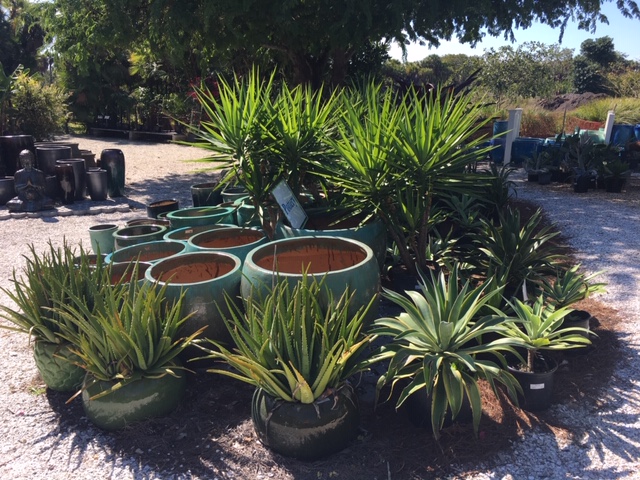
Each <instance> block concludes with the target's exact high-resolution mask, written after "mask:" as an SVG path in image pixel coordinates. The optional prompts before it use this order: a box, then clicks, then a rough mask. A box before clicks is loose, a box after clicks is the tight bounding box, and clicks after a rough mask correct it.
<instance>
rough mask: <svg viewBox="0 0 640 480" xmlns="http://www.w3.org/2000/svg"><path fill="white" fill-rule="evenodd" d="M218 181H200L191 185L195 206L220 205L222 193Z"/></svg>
mask: <svg viewBox="0 0 640 480" xmlns="http://www.w3.org/2000/svg"><path fill="white" fill-rule="evenodd" d="M217 187H218V184H217V183H199V184H197V185H192V186H191V199H192V200H193V206H194V207H206V206H215V205H219V204H220V202H222V195H221V194H220V190H219V189H218V188H217Z"/></svg>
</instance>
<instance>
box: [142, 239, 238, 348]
mask: <svg viewBox="0 0 640 480" xmlns="http://www.w3.org/2000/svg"><path fill="white" fill-rule="evenodd" d="M241 275H242V270H241V262H240V259H239V258H238V257H236V256H235V255H231V254H228V253H222V252H191V253H184V254H182V255H177V256H174V257H169V258H166V259H164V260H161V261H159V262H158V263H156V264H154V265H153V266H152V267H151V268H150V269H149V270H147V273H146V278H147V280H149V281H151V282H154V283H156V284H157V286H158V288H161V287H162V286H164V285H167V288H166V291H165V295H166V298H167V300H168V301H170V302H172V301H176V300H177V299H178V298H179V297H180V295H181V294H182V292H183V291H184V292H185V297H184V299H183V301H182V315H185V316H186V315H191V316H190V317H189V318H188V319H187V321H186V322H185V323H184V324H183V326H182V328H181V330H180V336H188V335H191V334H192V333H194V332H196V331H197V330H199V329H200V328H202V327H206V329H205V331H204V333H203V334H202V336H203V337H205V338H210V339H212V340H217V341H220V342H225V343H229V344H231V336H230V335H229V331H228V330H227V327H226V325H225V323H224V318H225V317H228V316H229V309H228V308H227V302H226V299H225V294H226V295H227V296H228V297H229V298H230V299H231V301H232V302H237V303H238V304H239V303H240V302H239V300H238V298H239V292H240V277H241ZM201 356H203V352H202V350H200V349H198V348H197V347H190V348H187V349H186V350H185V351H184V355H183V358H184V359H190V358H195V357H201Z"/></svg>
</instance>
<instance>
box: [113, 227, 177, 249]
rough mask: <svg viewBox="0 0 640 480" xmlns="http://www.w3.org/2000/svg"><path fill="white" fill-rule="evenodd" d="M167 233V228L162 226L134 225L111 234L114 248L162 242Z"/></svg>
mask: <svg viewBox="0 0 640 480" xmlns="http://www.w3.org/2000/svg"><path fill="white" fill-rule="evenodd" d="M166 232H167V227H165V226H163V225H134V226H132V227H124V228H119V229H118V230H116V231H115V232H113V238H114V240H115V241H114V248H115V250H119V249H120V248H124V247H130V246H131V245H137V244H139V243H146V242H152V241H154V240H162V237H163V236H164V234H165V233H166Z"/></svg>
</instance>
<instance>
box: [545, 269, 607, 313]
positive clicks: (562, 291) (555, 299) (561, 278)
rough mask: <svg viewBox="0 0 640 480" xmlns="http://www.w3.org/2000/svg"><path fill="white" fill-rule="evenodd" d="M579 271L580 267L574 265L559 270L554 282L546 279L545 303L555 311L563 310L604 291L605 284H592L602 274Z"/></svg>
mask: <svg viewBox="0 0 640 480" xmlns="http://www.w3.org/2000/svg"><path fill="white" fill-rule="evenodd" d="M579 270H580V265H574V266H573V267H571V268H569V269H565V270H559V271H558V272H557V273H556V276H555V278H554V279H553V280H552V279H550V278H544V279H543V280H542V293H543V295H544V297H545V301H546V302H547V303H549V304H551V305H552V306H553V307H554V308H555V309H561V308H564V307H568V306H569V305H572V304H574V303H576V302H579V301H581V300H584V299H585V298H587V297H588V296H589V295H591V294H592V293H599V292H603V291H604V286H605V284H604V283H593V282H591V280H593V279H594V278H595V277H597V276H598V275H600V273H601V272H596V273H593V274H591V275H585V274H584V273H581V272H580V271H579Z"/></svg>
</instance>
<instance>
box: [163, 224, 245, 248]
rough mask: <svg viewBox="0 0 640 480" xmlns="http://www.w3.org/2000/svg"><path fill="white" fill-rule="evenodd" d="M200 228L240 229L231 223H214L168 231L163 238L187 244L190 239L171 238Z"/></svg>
mask: <svg viewBox="0 0 640 480" xmlns="http://www.w3.org/2000/svg"><path fill="white" fill-rule="evenodd" d="M199 227H207V228H208V229H209V230H217V229H219V228H233V227H235V228H240V227H238V226H237V225H232V224H230V223H212V224H210V225H192V226H189V227H180V228H176V229H175V230H168V231H167V233H165V234H164V236H163V237H162V238H164V239H165V240H170V241H172V242H184V243H186V242H187V240H188V238H187V239H177V238H171V236H172V235H173V234H176V233H182V232H184V231H185V230H189V229H190V228H199ZM209 230H203V231H201V232H198V233H194V234H193V235H192V236H195V235H198V234H200V233H204V232H208V231H209Z"/></svg>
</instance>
